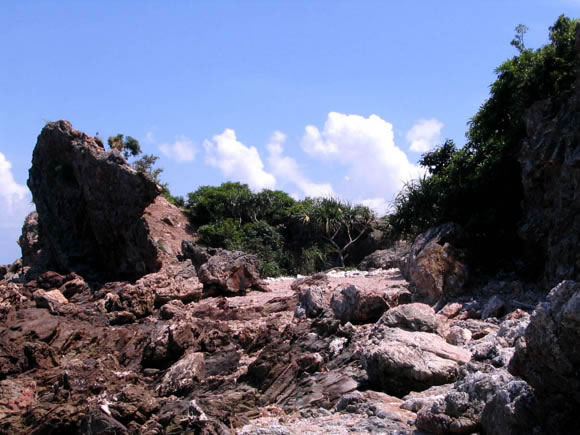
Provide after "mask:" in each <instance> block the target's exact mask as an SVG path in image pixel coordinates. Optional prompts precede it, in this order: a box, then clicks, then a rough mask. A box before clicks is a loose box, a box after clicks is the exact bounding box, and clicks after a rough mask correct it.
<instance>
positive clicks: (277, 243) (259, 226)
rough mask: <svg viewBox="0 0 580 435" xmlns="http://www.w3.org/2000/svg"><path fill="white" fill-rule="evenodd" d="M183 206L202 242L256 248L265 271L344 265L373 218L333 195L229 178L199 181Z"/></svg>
mask: <svg viewBox="0 0 580 435" xmlns="http://www.w3.org/2000/svg"><path fill="white" fill-rule="evenodd" d="M185 208H186V210H187V211H188V213H189V216H190V220H191V222H192V224H193V225H194V226H196V227H197V228H198V234H199V243H200V244H202V245H205V246H213V247H222V248H226V249H230V250H242V251H246V252H252V253H255V254H257V255H258V257H259V258H260V260H261V264H262V270H261V272H262V274H263V275H266V276H277V275H281V274H296V273H302V274H308V273H312V272H315V271H318V270H321V269H324V268H328V267H331V266H334V265H340V266H344V265H345V261H346V260H347V259H348V254H349V250H350V248H351V247H352V246H353V245H354V244H356V243H357V241H359V240H360V239H361V238H362V237H363V236H364V235H365V234H366V233H367V231H368V229H369V228H370V221H371V220H372V218H373V214H372V212H371V211H370V210H369V209H368V208H366V207H362V206H356V207H354V206H351V205H350V204H347V203H344V202H342V201H340V200H337V199H332V198H314V199H312V198H307V199H305V200H303V201H295V200H294V199H292V198H291V197H290V196H289V195H288V194H286V193H284V192H281V191H277V190H263V191H261V192H258V193H254V192H252V191H251V190H250V188H249V187H248V186H247V185H246V184H240V183H231V182H229V183H223V184H222V185H221V186H202V187H200V188H199V189H197V190H196V191H195V192H192V193H190V194H188V199H187V201H186V204H185Z"/></svg>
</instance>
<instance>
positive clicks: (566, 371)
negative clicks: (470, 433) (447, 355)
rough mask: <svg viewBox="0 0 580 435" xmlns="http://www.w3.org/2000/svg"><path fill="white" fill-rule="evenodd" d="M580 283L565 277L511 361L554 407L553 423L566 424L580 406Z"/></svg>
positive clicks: (537, 313)
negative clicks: (556, 416)
mask: <svg viewBox="0 0 580 435" xmlns="http://www.w3.org/2000/svg"><path fill="white" fill-rule="evenodd" d="M578 343H580V284H579V283H577V282H574V281H563V282H562V283H560V284H558V285H557V286H556V287H554V288H553V289H552V290H551V291H550V293H549V294H548V296H547V297H546V301H545V302H543V303H541V304H540V305H538V307H537V308H536V310H535V311H534V314H533V315H532V317H531V320H530V324H529V325H528V327H527V329H526V331H525V340H520V341H519V342H518V343H517V346H516V352H515V355H514V357H513V359H512V360H511V362H510V371H511V372H512V373H514V374H516V375H519V376H521V377H523V378H524V379H525V380H526V381H527V382H528V383H529V384H530V385H531V386H532V387H533V388H534V391H535V395H536V398H537V399H538V400H539V401H540V402H541V403H543V407H544V409H550V410H551V412H552V413H553V414H557V415H558V419H556V418H555V417H554V416H552V417H550V423H549V424H550V425H556V424H557V426H556V427H560V428H564V427H566V422H572V421H574V420H575V418H576V415H575V413H576V411H577V410H578V409H579V407H580V375H579V373H578V366H579V365H580V352H579V350H578Z"/></svg>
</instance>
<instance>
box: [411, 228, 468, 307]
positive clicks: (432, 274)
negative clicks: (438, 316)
mask: <svg viewBox="0 0 580 435" xmlns="http://www.w3.org/2000/svg"><path fill="white" fill-rule="evenodd" d="M465 237H466V236H465V233H464V231H463V230H462V229H461V227H459V226H458V225H455V224H444V225H441V226H438V227H434V228H431V229H429V230H427V231H426V232H424V233H423V234H420V235H419V236H418V237H417V238H416V239H415V242H413V245H412V246H411V250H410V251H409V254H408V256H407V257H406V258H405V259H403V260H402V261H401V265H400V269H401V273H402V274H403V276H404V277H405V278H406V279H407V280H408V281H409V282H410V283H411V284H412V285H413V286H414V289H415V295H416V297H417V299H418V300H419V301H421V302H425V303H428V304H434V303H436V302H437V301H439V299H440V298H441V297H442V296H457V295H458V294H460V293H462V291H463V288H464V286H465V284H466V282H467V279H468V277H469V273H468V268H467V266H466V264H465V260H464V256H465V255H464V253H463V252H462V251H461V250H460V248H461V246H462V245H463V244H464V240H465Z"/></svg>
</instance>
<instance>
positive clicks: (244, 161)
mask: <svg viewBox="0 0 580 435" xmlns="http://www.w3.org/2000/svg"><path fill="white" fill-rule="evenodd" d="M203 147H204V149H205V153H206V158H205V161H206V163H207V164H209V165H211V166H213V167H215V168H219V169H220V170H221V171H222V173H223V174H224V175H225V176H226V177H228V178H229V179H231V180H235V181H241V182H243V183H247V184H248V185H249V186H250V188H251V189H252V190H261V189H273V188H274V187H275V185H276V178H275V177H274V175H272V174H270V173H268V172H266V171H265V170H264V164H263V162H262V159H261V158H260V153H259V152H258V150H257V149H256V148H255V147H248V146H246V145H244V144H243V143H242V142H240V141H238V139H237V137H236V132H235V131H234V130H232V129H230V128H226V129H225V130H224V132H223V133H222V134H218V135H216V136H214V137H213V138H212V139H211V140H206V141H204V143H203Z"/></svg>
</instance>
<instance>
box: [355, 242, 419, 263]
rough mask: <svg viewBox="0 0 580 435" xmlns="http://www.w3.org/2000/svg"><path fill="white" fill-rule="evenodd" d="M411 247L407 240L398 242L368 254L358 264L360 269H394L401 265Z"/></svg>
mask: <svg viewBox="0 0 580 435" xmlns="http://www.w3.org/2000/svg"><path fill="white" fill-rule="evenodd" d="M410 248H411V247H410V246H409V245H408V244H407V243H406V242H398V243H396V244H395V245H394V246H393V247H392V248H389V249H380V250H378V251H375V252H373V253H371V254H369V255H367V256H366V257H365V258H363V260H362V261H361V262H360V264H359V265H358V268H359V269H360V270H371V269H392V268H395V267H399V265H400V263H401V259H402V258H403V257H404V256H405V255H407V254H408V253H409V249H410Z"/></svg>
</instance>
